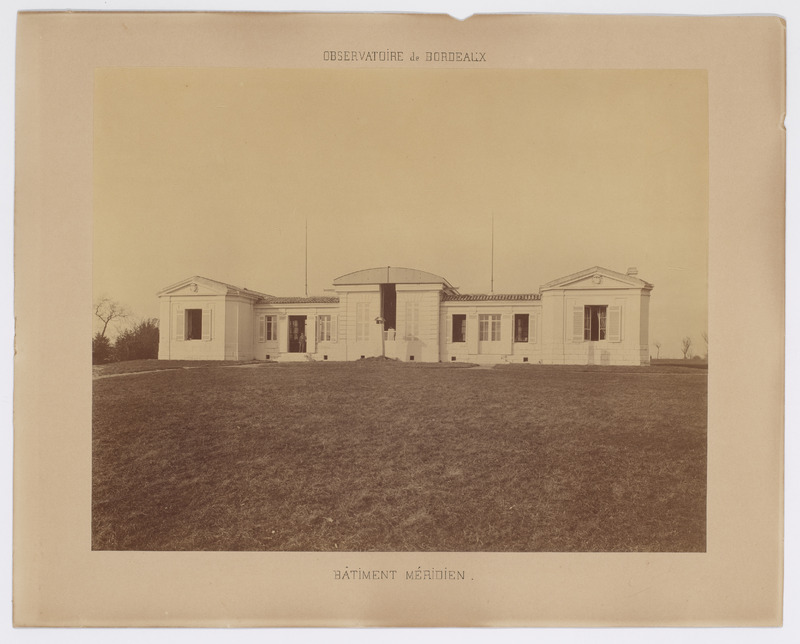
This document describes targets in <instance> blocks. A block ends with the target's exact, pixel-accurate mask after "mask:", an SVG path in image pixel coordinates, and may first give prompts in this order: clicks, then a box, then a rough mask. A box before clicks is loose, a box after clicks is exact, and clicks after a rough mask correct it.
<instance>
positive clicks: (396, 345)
mask: <svg viewBox="0 0 800 644" xmlns="http://www.w3.org/2000/svg"><path fill="white" fill-rule="evenodd" d="M388 270H389V269H388V268H387V275H388ZM403 270H404V271H407V273H406V275H408V274H409V273H412V276H411V277H409V278H408V279H409V281H411V280H413V279H414V277H413V272H409V271H408V269H403ZM382 271H383V269H380V272H381V273H382ZM364 273H368V274H375V271H374V270H368V271H364ZM426 275H427V276H428V277H430V274H426ZM634 275H635V273H634ZM359 276H360V275H359ZM433 277H435V276H433ZM353 281H354V280H353ZM365 281H368V280H365ZM422 281H423V280H420V282H422ZM652 288H653V287H652V285H650V284H647V283H646V282H643V281H642V280H639V279H637V278H636V277H635V276H632V275H627V276H626V275H623V274H621V273H615V272H613V271H607V270H606V269H601V268H599V267H595V268H594V269H587V270H586V271H582V272H581V273H577V274H575V275H572V276H568V277H566V278H563V279H562V280H557V281H556V282H551V283H549V284H547V285H545V286H544V287H542V288H541V289H540V294H539V296H537V297H538V299H536V297H534V296H530V295H528V296H524V297H520V296H506V297H505V298H504V297H503V296H492V297H489V296H458V295H457V293H456V292H455V291H454V289H452V287H450V286H449V285H446V283H445V282H442V283H409V284H405V283H396V284H395V289H394V293H395V297H396V325H395V326H396V329H395V330H394V331H393V332H392V331H388V332H387V333H384V332H383V331H385V330H384V329H383V326H382V325H381V324H378V323H377V322H376V319H377V318H378V317H379V316H380V315H381V285H380V284H377V283H375V284H373V283H367V284H347V283H340V285H339V286H337V288H336V291H337V295H338V300H339V301H338V302H335V301H334V302H330V301H326V300H325V298H282V299H283V300H285V302H284V303H280V299H281V298H271V296H261V295H260V294H256V293H255V292H253V291H246V290H244V289H236V288H235V287H231V286H230V285H226V284H222V283H220V282H214V281H213V280H207V279H206V278H198V277H195V278H190V279H189V280H185V282H182V283H179V284H177V285H175V286H174V287H170V288H168V289H165V290H164V291H162V292H161V293H159V297H160V315H161V322H160V337H159V354H158V356H159V359H162V360H167V359H169V360H251V359H256V360H282V361H283V360H287V361H289V360H330V361H341V360H359V359H361V358H371V357H376V356H381V355H384V356H386V357H389V358H395V359H399V360H402V361H412V360H413V361H416V362H438V361H442V362H471V363H480V364H496V363H501V362H511V363H514V362H516V363H523V362H527V363H531V364H590V365H639V364H649V360H650V357H649V324H650V320H649V312H650V291H651V289H652ZM443 293H446V294H447V297H445V298H444V299H442V298H443V295H442V294H443ZM454 294H455V295H454ZM459 298H462V299H459ZM587 307H594V308H592V309H591V311H595V312H597V311H600V310H602V320H603V322H602V324H603V325H604V326H603V335H604V337H597V338H593V337H592V333H591V332H588V333H589V336H590V337H588V338H587V337H586V335H585V333H586V332H585V330H584V329H585V328H586V327H585V326H584V325H585V324H589V326H590V327H591V324H593V323H590V322H587V320H586V318H585V317H584V315H585V313H586V312H587ZM191 311H194V313H190V312H191ZM454 315H459V316H465V321H466V334H465V336H464V337H463V341H455V342H454V341H453V316H454ZM598 315H599V314H598ZM292 316H301V317H302V318H303V320H304V327H303V330H304V331H305V337H306V345H305V350H304V351H301V350H300V349H299V345H292V347H291V348H292V350H291V351H290V339H289V335H290V322H291V320H292ZM322 316H328V317H329V319H330V324H329V328H330V337H329V338H327V337H326V338H325V339H322V340H320V339H319V329H320V325H321V320H322ZM516 316H527V321H528V327H527V330H528V333H527V340H525V341H521V340H518V338H517V337H516V334H515V319H518V318H517V317H516ZM590 317H591V316H590ZM190 318H191V321H190ZM268 319H269V321H270V324H267V320H268ZM482 319H484V320H485V321H486V322H485V326H484V329H485V330H486V329H488V330H489V331H488V332H487V334H486V337H484V338H481V337H480V335H481V320H482ZM298 322H299V320H298ZM200 326H202V333H201V334H200V333H199V327H200ZM268 329H269V331H268Z"/></svg>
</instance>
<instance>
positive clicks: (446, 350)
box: [439, 300, 542, 364]
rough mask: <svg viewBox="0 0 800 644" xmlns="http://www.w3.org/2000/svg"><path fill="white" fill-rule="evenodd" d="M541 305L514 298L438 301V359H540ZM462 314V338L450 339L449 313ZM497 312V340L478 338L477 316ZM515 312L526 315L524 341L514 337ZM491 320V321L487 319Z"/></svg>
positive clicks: (530, 360)
mask: <svg viewBox="0 0 800 644" xmlns="http://www.w3.org/2000/svg"><path fill="white" fill-rule="evenodd" d="M541 313H542V311H541V306H540V305H539V303H538V302H536V301H533V300H532V301H518V302H502V301H487V302H452V301H451V302H442V303H441V309H440V320H439V323H440V327H441V333H440V343H441V344H440V346H441V351H440V360H441V361H442V362H473V363H478V364H497V363H500V362H509V363H512V362H519V363H525V362H529V363H532V364H536V363H539V362H541V360H542V356H541V354H542V351H541V331H540V329H541ZM454 315H466V322H467V332H466V337H465V338H464V341H463V342H453V316H454ZM482 315H486V316H498V315H499V316H500V338H499V340H494V341H493V340H491V330H490V339H489V340H486V341H481V340H480V320H481V316H482ZM516 315H527V316H528V335H527V338H528V339H527V341H524V342H516V341H515V329H514V320H515V316H516ZM490 324H491V322H490Z"/></svg>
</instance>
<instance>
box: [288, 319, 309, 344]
mask: <svg viewBox="0 0 800 644" xmlns="http://www.w3.org/2000/svg"><path fill="white" fill-rule="evenodd" d="M306 344H307V342H306V316H305V315H290V316H289V353H305V352H306Z"/></svg>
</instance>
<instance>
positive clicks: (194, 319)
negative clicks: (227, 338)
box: [183, 308, 203, 342]
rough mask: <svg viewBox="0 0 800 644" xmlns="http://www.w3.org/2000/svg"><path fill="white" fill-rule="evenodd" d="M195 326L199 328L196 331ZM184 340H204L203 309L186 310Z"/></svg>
mask: <svg viewBox="0 0 800 644" xmlns="http://www.w3.org/2000/svg"><path fill="white" fill-rule="evenodd" d="M195 326H196V327H197V328H196V329H195ZM183 339H184V340H186V341H187V342H188V341H189V340H202V339H203V309H202V308H199V309H197V308H194V309H184V327H183Z"/></svg>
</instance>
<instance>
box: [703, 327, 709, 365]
mask: <svg viewBox="0 0 800 644" xmlns="http://www.w3.org/2000/svg"><path fill="white" fill-rule="evenodd" d="M702 335H703V342H705V343H706V360H708V333H706V332H705V331H703V333H702Z"/></svg>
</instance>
